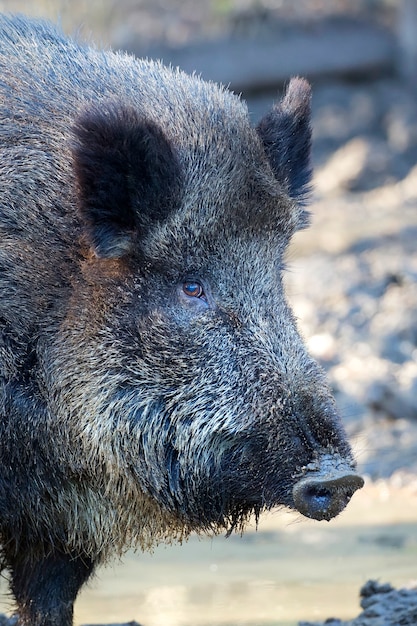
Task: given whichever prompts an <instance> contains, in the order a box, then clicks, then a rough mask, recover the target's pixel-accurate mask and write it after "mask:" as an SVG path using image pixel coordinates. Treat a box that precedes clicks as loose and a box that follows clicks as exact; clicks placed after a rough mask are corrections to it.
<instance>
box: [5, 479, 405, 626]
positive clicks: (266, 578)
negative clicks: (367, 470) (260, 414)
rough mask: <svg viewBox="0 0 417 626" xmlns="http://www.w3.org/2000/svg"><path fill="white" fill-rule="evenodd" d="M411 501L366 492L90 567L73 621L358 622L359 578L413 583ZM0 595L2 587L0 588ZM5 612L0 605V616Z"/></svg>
mask: <svg viewBox="0 0 417 626" xmlns="http://www.w3.org/2000/svg"><path fill="white" fill-rule="evenodd" d="M416 563H417V496H416V494H414V495H410V494H409V493H402V492H396V493H395V494H389V493H388V494H387V492H386V491H384V490H383V489H382V490H381V489H380V490H378V487H375V486H368V488H366V489H364V490H363V491H362V492H360V493H358V494H357V495H356V496H355V497H354V499H353V502H352V504H351V506H350V507H349V508H348V510H347V511H346V512H345V513H344V514H342V515H341V516H340V518H338V519H337V520H334V521H332V522H330V523H328V524H323V523H318V522H312V521H299V520H298V519H297V518H296V517H294V516H293V515H291V514H286V513H279V512H278V513H275V514H271V515H268V516H266V517H264V518H263V519H261V522H260V525H259V529H258V531H257V532H255V530H254V529H251V530H249V531H248V532H247V533H246V534H245V535H244V536H243V537H239V536H232V537H230V538H229V539H225V538H224V537H216V538H215V539H199V538H196V537H192V538H191V539H190V540H189V541H188V542H187V543H185V544H184V545H183V546H160V547H158V548H157V549H156V550H155V552H154V554H153V555H149V554H133V553H129V554H128V555H127V556H126V557H125V559H124V562H123V563H122V564H116V565H113V566H111V567H108V568H106V569H100V570H99V573H98V576H97V577H96V578H95V579H94V580H93V581H92V582H91V583H90V584H89V585H88V587H87V588H86V589H85V590H83V592H82V593H81V594H80V597H79V599H78V601H77V603H76V611H75V623H76V624H86V623H90V624H91V623H95V624H98V623H111V622H123V621H125V622H128V621H131V620H133V619H134V620H136V621H138V622H140V623H142V624H144V625H145V626H295V625H296V624H297V623H298V621H299V620H303V619H304V620H307V619H308V620H314V619H317V620H320V619H325V618H326V617H330V616H336V617H339V618H343V619H348V618H350V617H353V616H355V615H357V614H358V612H359V607H358V590H359V588H360V586H361V585H362V584H363V583H364V582H366V580H368V579H369V578H377V579H379V580H381V581H382V582H384V581H390V582H391V583H393V584H395V585H397V586H400V585H405V584H407V583H409V582H410V581H411V580H413V579H414V580H415V579H416V578H417V566H416ZM3 588H4V587H3ZM9 608H10V604H8V603H7V602H4V603H3V604H2V603H0V611H6V610H8V609H9Z"/></svg>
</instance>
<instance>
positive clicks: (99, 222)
mask: <svg viewBox="0 0 417 626" xmlns="http://www.w3.org/2000/svg"><path fill="white" fill-rule="evenodd" d="M73 130H74V134H75V136H76V138H77V141H75V142H74V146H73V151H74V167H75V172H76V175H77V179H78V187H79V211H80V214H81V218H82V220H83V221H84V223H85V224H86V226H87V230H88V232H89V235H90V239H91V243H92V244H93V247H94V249H95V252H96V254H97V256H99V257H106V258H110V257H111V258H119V257H121V256H124V255H125V254H126V253H128V252H131V251H132V249H133V245H134V242H135V236H136V235H137V234H140V236H141V237H143V236H144V235H146V232H147V230H148V228H149V227H150V226H151V225H152V224H154V223H155V222H158V221H160V222H162V221H163V220H164V219H166V218H167V216H168V214H169V213H170V211H171V210H172V209H173V204H174V199H175V200H177V199H178V198H177V193H178V192H179V186H180V177H181V174H180V168H179V164H178V162H177V159H176V156H175V154H174V152H173V150H172V148H171V146H170V144H169V142H168V141H167V139H166V138H165V136H164V133H163V132H162V130H161V129H160V128H158V126H157V125H156V124H155V123H154V122H152V121H150V120H147V119H145V118H144V117H143V115H141V114H140V113H138V112H137V111H136V110H135V109H134V108H133V107H131V106H123V104H121V103H120V101H118V102H107V103H104V104H103V103H101V104H100V107H94V106H93V107H92V106H91V105H90V107H89V108H88V109H87V110H86V111H85V112H84V113H82V114H81V115H80V117H79V118H78V119H77V121H76V123H75V125H74V129H73ZM176 191H177V193H176Z"/></svg>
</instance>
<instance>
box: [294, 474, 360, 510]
mask: <svg viewBox="0 0 417 626" xmlns="http://www.w3.org/2000/svg"><path fill="white" fill-rule="evenodd" d="M363 484H364V481H363V478H361V477H360V476H358V474H356V473H355V472H354V471H353V470H352V469H351V468H346V469H345V470H338V471H334V472H326V473H320V472H312V473H311V474H310V475H309V474H307V475H306V476H304V477H303V478H302V479H301V480H299V481H298V482H297V483H296V484H295V485H294V487H293V492H292V493H293V499H294V505H295V508H296V509H297V510H298V511H299V512H300V513H302V515H305V516H306V517H311V518H312V519H316V520H327V521H329V520H331V519H332V518H333V517H336V515H338V514H339V513H340V512H341V511H343V509H344V508H345V506H346V505H347V504H348V502H349V500H350V499H351V497H352V496H353V494H354V493H355V491H357V490H358V489H361V487H363Z"/></svg>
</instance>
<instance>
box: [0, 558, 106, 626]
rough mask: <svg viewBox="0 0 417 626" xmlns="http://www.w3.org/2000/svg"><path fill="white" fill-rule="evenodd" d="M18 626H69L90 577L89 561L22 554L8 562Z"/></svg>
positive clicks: (91, 565) (91, 569)
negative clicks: (76, 599) (76, 600)
mask: <svg viewBox="0 0 417 626" xmlns="http://www.w3.org/2000/svg"><path fill="white" fill-rule="evenodd" d="M8 561H9V567H10V573H11V582H10V586H11V590H12V592H13V594H14V596H15V598H16V602H17V615H18V620H19V621H18V623H19V626H70V625H71V624H72V619H73V605H74V601H75V598H76V596H77V594H78V591H79V589H80V587H81V586H82V585H83V584H84V583H85V582H86V580H87V579H88V578H89V576H90V575H91V574H92V571H93V569H94V565H93V563H92V562H91V560H90V559H88V558H86V557H84V558H80V557H79V556H71V555H68V554H63V553H59V552H50V553H48V554H47V555H45V556H43V557H41V558H39V557H38V556H37V557H33V555H32V554H30V552H27V551H22V552H19V553H17V554H15V555H14V556H13V557H12V558H10V555H9V558H8Z"/></svg>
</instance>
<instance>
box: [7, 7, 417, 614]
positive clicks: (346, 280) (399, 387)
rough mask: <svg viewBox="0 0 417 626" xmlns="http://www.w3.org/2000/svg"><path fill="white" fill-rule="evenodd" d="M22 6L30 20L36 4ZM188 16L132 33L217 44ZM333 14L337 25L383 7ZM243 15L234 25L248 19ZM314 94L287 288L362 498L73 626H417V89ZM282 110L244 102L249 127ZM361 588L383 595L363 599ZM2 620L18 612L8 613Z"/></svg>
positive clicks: (98, 587)
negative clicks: (301, 209) (309, 187)
mask: <svg viewBox="0 0 417 626" xmlns="http://www.w3.org/2000/svg"><path fill="white" fill-rule="evenodd" d="M17 4H19V7H18V8H19V9H20V10H26V5H27V4H28V3H19V2H18V3H17ZM44 4H45V6H46V9H48V6H49V5H50V4H51V3H48V2H45V3H44ZM52 4H53V3H52ZM75 4H77V3H75ZM99 4H100V3H99ZM104 4H105V3H101V5H102V8H103V6H104ZM110 4H111V3H109V6H108V9H109V11H110V8H111V7H110ZM130 4H131V5H132V7H133V4H134V3H130ZM168 4H169V3H165V5H164V9H163V15H164V16H166V15H168V13H169V12H168V13H167V6H168ZM177 4H178V6H177ZM180 4H181V3H175V2H173V3H172V6H173V8H172V11H171V13H170V15H171V18H172V16H173V15H174V16H175V19H176V20H177V22H176V24H177V26H176V28H174V29H173V27H172V20H171V21H170V20H169V19H168V17H164V20H162V24H161V23H159V22H158V20H156V17H155V11H156V8H155V7H156V5H155V6H154V7H153V9H152V10H150V11H149V13H148V22H147V24H148V26H146V22H143V21H142V20H141V19H139V18H138V17H136V18H135V19H136V20H137V24H138V28H139V26H140V28H139V31H138V32H142V30H144V31H145V30H146V32H147V34H148V35H149V33H150V32H151V31H152V28H155V29H156V26H155V24H158V23H159V28H161V29H162V28H165V31H164V32H162V30H161V35H160V36H161V37H165V38H168V39H169V37H173V36H174V34H175V35H176V36H177V37H178V33H182V38H183V40H186V39H187V37H189V36H190V35H189V33H191V32H193V33H196V32H197V33H198V34H199V36H202V35H203V34H204V28H203V27H202V26H201V24H203V23H204V19H207V20H208V23H209V25H210V28H209V30H210V29H211V30H210V32H211V33H214V34H217V33H218V32H219V30H218V29H219V26H218V23H219V22H218V21H216V19H217V18H218V14H217V13H216V14H215V18H216V19H214V18H213V17H212V16H211V17H210V19H208V17H207V16H206V18H204V15H205V14H204V10H206V9H204V7H203V8H201V7H200V3H192V6H191V4H190V6H189V8H188V9H187V11H188V13H187V11H186V10H185V9H184V7H186V5H185V4H184V3H183V4H182V5H181V7H182V8H181V7H180ZM203 4H204V3H203ZM221 4H222V3H218V6H219V7H220V5H221ZM226 4H227V3H226ZM232 4H233V3H232ZM235 4H239V3H235ZM240 4H241V5H242V6H243V5H244V4H245V3H240ZM246 4H247V5H248V6H249V5H251V6H252V5H255V4H256V5H259V6H261V5H262V6H263V5H264V4H265V6H266V4H267V3H246ZM331 4H332V3H329V2H321V3H320V2H316V3H314V2H310V3H309V2H303V3H300V4H297V6H300V7H301V5H302V8H303V9H305V10H306V12H304V13H303V11H301V8H300V12H299V14H298V15H297V12H296V11H295V10H294V6H295V3H293V2H283V3H282V6H283V7H284V8H285V7H286V9H287V11H290V12H291V10H292V14H291V18H292V19H295V18H297V19H304V18H305V15H307V14H308V10H310V12H311V10H312V9H314V5H317V6H321V7H325V8H326V7H329V6H330V5H331ZM338 4H339V7H340V10H342V9H343V8H346V7H348V6H350V7H355V9H357V8H358V7H359V9H363V8H364V7H365V8H366V9H369V7H370V6H371V5H372V4H375V3H371V2H362V3H361V2H352V3H351V4H350V5H349V3H342V2H341V3H338ZM380 4H385V5H387V6H388V5H390V3H388V2H387V3H380ZM2 5H7V2H3V3H2ZM92 5H94V2H93V3H91V6H92ZM128 5H129V3H124V4H123V7H125V8H126V7H127V6H128ZM145 5H146V3H140V7H142V8H143V7H144V6H145ZM333 5H334V3H333ZM365 5H366V6H365ZM368 5H369V6H368ZM62 6H63V7H64V8H65V7H66V6H67V5H66V3H63V5H62ZM68 6H69V5H68ZM73 6H74V3H73V4H72V5H71V7H73ZM94 6H95V5H94ZM138 6H139V4H137V5H135V10H136V13H135V15H136V14H137V13H138V9H137V7H138ZM216 6H217V5H216ZM251 6H249V8H251ZM14 7H15V5H13V6H11V8H12V9H13V8H14ZM198 7H200V9H198ZM291 7H293V8H292V9H291ZM3 8H4V7H3ZM6 8H10V6H9V7H7V6H6ZM206 8H207V7H206ZM258 8H259V7H258ZM203 9H204V10H203ZM97 10H98V9H97ZM126 10H127V9H126ZM161 10H162V9H161ZM184 11H185V13H184ZM199 11H200V12H199ZM245 11H246V9H245ZM104 13H105V12H104V9H103V10H102V11H101V13H100V15H102V16H103V23H102V24H101V25H100V27H101V28H103V29H104V26H103V24H104V22H105V21H106V23H107V21H108V20H110V18H111V19H114V12H113V13H111V11H110V13H108V14H107V13H106V14H104ZM258 14H259V11H258ZM258 14H257V15H258ZM210 15H212V14H210ZM236 15H237V17H234V18H233V19H234V21H233V20H232V22H230V23H233V24H239V23H240V22H241V20H240V18H239V15H244V17H245V16H246V17H245V19H247V16H248V15H249V17H250V13H249V14H248V13H247V11H246V13H245V12H243V13H242V11H241V12H240V14H239V11H237V13H236ZM385 15H386V14H385V13H384V15H382V17H384V16H385ZM109 16H110V17H109ZM112 16H113V17H112ZM178 16H179V17H178ZM181 16H183V17H181ZM64 17H65V18H66V17H67V14H66V13H64ZM258 17H259V16H258ZM262 19H264V18H262ZM265 19H266V18H265ZM384 19H385V18H384ZM239 20H240V22H239ZM110 21H111V20H110ZM174 22H175V20H174ZM117 24H118V26H117V28H118V29H119V30H117V29H116V30H117V32H116V30H115V31H114V38H115V39H114V40H118V41H122V40H123V38H124V37H126V36H127V35H126V32H125V30H120V29H121V28H122V26H120V20H119V21H118V22H117ZM129 24H130V27H131V25H132V24H134V21H130V22H129ZM168 24H171V26H170V28H168ZM199 28H200V29H202V30H199ZM141 29H142V30H141ZM91 30H93V27H92V26H91ZM104 30H105V29H104ZM104 30H103V32H104ZM156 34H158V33H156ZM129 36H130V35H129ZM103 39H106V36H105V35H103ZM313 87H314V98H313V128H314V164H315V172H316V173H315V188H314V194H313V203H312V207H311V210H312V226H311V228H310V229H309V230H308V231H304V232H302V233H299V234H298V235H297V237H296V240H295V242H294V245H293V246H292V249H291V251H290V254H289V257H288V269H289V272H288V276H287V288H288V293H289V297H290V300H291V302H292V304H293V306H294V308H295V311H296V314H297V316H298V318H299V324H300V327H301V329H302V331H303V334H304V335H305V337H306V340H307V343H308V345H309V349H310V351H311V352H312V353H313V355H314V356H315V357H316V358H317V359H318V360H319V361H320V362H321V363H322V365H323V367H324V368H325V369H326V370H327V372H328V375H329V378H330V380H331V383H332V386H333V388H334V392H335V395H336V398H337V400H338V403H339V406H340V408H341V413H342V416H343V420H344V423H345V425H346V428H347V430H348V432H349V435H350V438H351V440H352V442H353V446H354V449H355V453H356V456H357V458H358V463H359V468H360V471H361V472H362V473H363V474H364V475H365V476H366V486H365V488H364V490H363V491H362V492H361V493H358V494H357V495H355V497H354V500H353V501H352V503H351V506H350V507H348V510H347V511H346V513H344V514H342V515H341V516H340V518H339V519H338V520H335V521H334V522H331V523H330V524H325V525H324V526H323V524H318V523H312V522H302V521H300V520H298V518H297V519H295V518H293V517H291V516H287V515H286V514H284V513H276V514H275V515H269V516H267V517H266V518H265V519H262V520H261V523H260V526H259V528H258V531H257V532H255V530H254V529H252V530H250V531H249V532H248V534H247V535H245V536H244V537H242V538H240V537H231V538H230V539H229V540H228V541H227V542H225V541H224V540H223V539H222V538H218V539H215V540H207V541H200V540H197V539H195V540H194V539H192V540H191V541H190V542H189V543H188V544H186V545H185V546H183V547H181V548H177V547H172V548H161V549H158V550H157V551H156V554H155V555H154V556H153V557H152V558H151V557H150V556H149V555H143V556H141V555H139V556H135V555H129V556H128V557H127V559H126V562H125V565H124V566H118V567H117V568H115V569H114V570H106V571H103V572H100V575H99V576H100V580H99V581H97V582H93V583H92V584H91V585H90V587H89V588H88V589H87V590H86V591H85V592H83V593H82V594H81V597H80V600H79V602H78V603H77V608H76V623H78V624H79V623H100V622H103V623H105V622H120V621H130V620H132V619H136V620H138V621H140V622H143V624H145V625H146V626H168V625H169V626H295V624H297V623H298V622H299V623H300V624H304V625H306V624H309V625H310V624H315V625H316V624H324V623H326V624H327V625H329V624H330V625H331V626H336V624H338V625H341V624H343V625H345V626H411V624H417V591H416V590H414V591H413V590H412V588H413V585H415V584H416V579H417V98H416V90H415V89H413V88H412V87H410V86H407V85H406V84H404V83H403V82H401V81H400V80H399V79H398V78H396V77H393V76H384V77H379V78H375V77H367V78H366V79H362V80H361V81H353V82H352V81H351V82H349V83H347V82H338V81H334V80H333V81H332V82H330V83H329V82H325V81H321V82H320V81H319V82H317V84H315V85H313ZM274 96H275V93H274V94H272V93H268V94H262V95H260V94H257V96H256V97H251V98H250V99H249V107H250V111H251V114H252V116H253V119H254V120H256V119H257V118H258V117H259V116H260V115H261V114H262V112H264V111H265V110H266V109H267V108H268V107H269V105H270V103H271V101H272V99H273V97H274ZM368 579H374V580H377V581H378V583H372V584H368V585H367V586H365V587H364V585H365V583H366V582H367V580H368ZM388 583H390V584H392V585H393V586H394V587H396V588H398V589H399V588H404V589H405V588H407V590H405V591H394V590H392V589H391V588H390V587H389V586H384V585H386V584H388ZM379 585H382V587H381V586H379ZM3 588H4V587H3ZM361 588H362V589H364V591H363V592H362V597H361V598H360V597H359V593H360V589H361ZM360 600H361V602H362V607H360V606H359V601H360ZM0 609H1V610H3V611H7V610H9V609H10V604H9V602H8V600H7V598H5V600H4V602H3V603H2V604H0ZM358 613H360V615H359V616H358V617H356V618H355V615H358ZM332 616H334V618H335V619H333V621H328V620H329V619H330V618H331V617H332ZM336 618H340V619H342V620H345V621H340V619H339V621H338V620H337V619H336ZM308 620H310V621H308ZM314 620H316V621H314ZM317 620H319V621H317ZM320 620H321V621H320ZM325 620H326V621H325ZM346 620H348V621H346ZM349 620H350V621H349ZM352 620H353V621H352ZM0 623H1V622H0Z"/></svg>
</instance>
